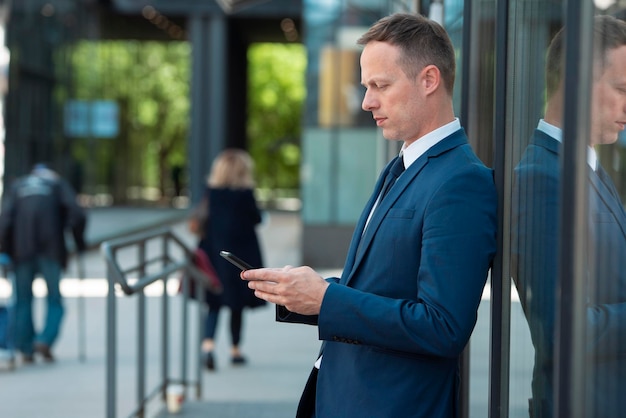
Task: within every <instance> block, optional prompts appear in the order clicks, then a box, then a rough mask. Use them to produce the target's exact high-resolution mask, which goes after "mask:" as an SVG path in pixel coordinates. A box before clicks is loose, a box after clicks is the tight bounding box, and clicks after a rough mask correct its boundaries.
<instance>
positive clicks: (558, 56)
mask: <svg viewBox="0 0 626 418" xmlns="http://www.w3.org/2000/svg"><path fill="white" fill-rule="evenodd" d="M564 44H565V28H561V30H559V32H558V33H557V34H556V35H555V36H554V38H553V39H552V42H550V46H549V47H548V55H547V58H546V88H547V93H548V97H552V95H553V94H554V93H555V92H556V91H557V90H558V88H559V84H561V81H562V80H563V64H564V62H563V61H564V60H563V59H564V49H563V48H564ZM624 45H626V22H624V21H623V20H620V19H617V18H615V17H613V16H609V15H602V16H596V17H594V21H593V62H594V66H595V65H597V66H598V68H599V69H603V68H604V66H605V63H606V54H607V52H608V51H611V50H613V49H616V48H619V47H620V46H624Z"/></svg>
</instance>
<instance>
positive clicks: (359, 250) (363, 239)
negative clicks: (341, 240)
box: [341, 129, 467, 284]
mask: <svg viewBox="0 0 626 418" xmlns="http://www.w3.org/2000/svg"><path fill="white" fill-rule="evenodd" d="M466 143H467V137H466V136H465V131H464V130H463V129H460V130H458V131H456V132H455V133H453V134H452V135H449V136H448V137H446V138H444V139H443V140H441V141H439V142H438V143H437V144H435V145H434V146H433V147H432V148H430V149H429V150H428V151H426V152H425V153H424V154H423V155H422V156H420V157H419V158H418V159H417V160H415V162H413V164H411V165H410V166H409V167H408V168H407V169H406V170H405V171H404V173H402V175H401V176H400V177H399V178H398V180H397V181H396V184H395V185H394V186H393V188H392V189H391V190H390V191H389V193H388V194H387V196H386V197H385V199H384V200H383V201H382V202H380V205H379V206H378V207H377V208H376V210H375V211H374V213H373V214H372V217H371V219H370V221H369V224H368V225H367V228H366V229H365V231H363V228H364V227H365V222H366V221H367V218H368V216H369V213H370V211H371V208H372V206H373V205H374V203H375V202H376V199H377V197H378V194H379V193H380V189H381V187H382V183H383V180H384V178H385V176H386V175H387V172H388V171H389V168H390V164H391V162H390V163H388V164H387V167H385V170H383V173H382V174H381V176H380V178H379V179H378V182H377V183H376V187H375V190H374V193H373V195H372V197H370V200H369V202H368V204H367V206H366V209H365V210H364V211H363V213H362V214H361V219H359V222H358V224H357V227H356V229H355V233H354V235H353V237H352V243H351V245H350V250H349V252H348V258H347V259H346V265H345V268H344V271H343V275H342V280H341V281H342V282H344V283H346V284H347V283H348V282H349V281H350V279H351V278H352V276H353V274H354V272H355V271H356V269H357V267H358V265H359V264H360V263H361V260H362V259H363V256H364V255H365V253H366V252H367V249H368V248H369V246H370V245H371V243H372V240H373V239H374V237H375V236H376V232H377V231H378V228H379V227H380V225H381V223H382V221H383V219H384V218H385V216H387V213H388V212H389V210H390V209H391V208H392V207H393V206H394V204H395V203H396V201H397V200H398V198H399V197H400V196H401V195H402V192H403V191H404V190H405V189H406V188H407V187H409V186H411V185H413V184H414V183H415V184H416V183H417V182H419V181H420V178H419V174H420V173H421V172H422V170H423V169H424V167H426V166H427V164H428V163H429V162H430V160H431V159H433V158H436V157H438V156H439V155H441V154H444V153H446V152H448V151H450V150H451V149H453V148H456V147H458V146H460V145H463V144H466Z"/></svg>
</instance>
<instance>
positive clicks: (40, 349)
mask: <svg viewBox="0 0 626 418" xmlns="http://www.w3.org/2000/svg"><path fill="white" fill-rule="evenodd" d="M35 351H36V352H37V353H39V354H40V355H41V357H43V360H44V361H45V362H47V363H52V362H53V361H54V356H53V355H52V352H51V351H50V346H48V345H47V344H44V343H36V344H35Z"/></svg>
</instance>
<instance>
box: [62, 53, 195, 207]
mask: <svg viewBox="0 0 626 418" xmlns="http://www.w3.org/2000/svg"><path fill="white" fill-rule="evenodd" d="M72 63H73V82H74V92H73V94H72V96H73V98H76V99H80V100H99V99H108V100H114V101H116V102H117V103H118V104H119V105H120V131H119V135H118V137H117V138H115V139H94V138H86V141H84V143H83V146H82V148H83V151H82V154H83V158H84V159H85V161H84V162H85V164H86V165H88V166H91V167H88V168H89V169H90V170H91V174H90V177H91V179H90V180H91V183H92V184H106V185H109V186H112V190H111V192H112V193H113V194H114V195H115V200H116V201H117V202H119V201H124V200H125V199H126V197H127V192H128V190H133V189H137V190H140V189H141V190H143V189H145V188H146V187H153V188H157V189H158V190H159V191H160V193H158V194H160V195H164V194H165V191H166V189H167V188H168V186H169V183H168V180H169V178H170V170H171V168H172V167H173V166H176V165H183V164H184V162H185V159H186V138H187V136H188V134H187V133H188V129H189V68H190V46H189V44H188V43H186V42H167V43H165V42H137V41H130V42H129V41H110V42H88V41H83V42H80V43H78V44H76V45H75V46H74V49H73V53H72ZM89 148H90V149H89ZM78 154H81V152H80V151H79V152H78ZM88 174H89V173H88ZM137 197H139V196H137Z"/></svg>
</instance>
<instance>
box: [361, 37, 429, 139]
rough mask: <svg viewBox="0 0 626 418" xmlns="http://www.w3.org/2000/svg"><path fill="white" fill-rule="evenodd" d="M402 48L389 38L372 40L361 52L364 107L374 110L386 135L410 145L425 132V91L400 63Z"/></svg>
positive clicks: (373, 114)
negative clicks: (378, 40)
mask: <svg viewBox="0 0 626 418" xmlns="http://www.w3.org/2000/svg"><path fill="white" fill-rule="evenodd" d="M400 53H401V52H400V48H399V47H397V46H395V45H391V44H388V43H386V42H377V41H374V42H370V43H368V44H367V45H365V48H364V49H363V52H362V54H361V84H363V86H365V88H366V89H367V91H366V92H365V97H364V98H363V103H362V108H363V110H366V111H368V112H372V116H373V118H374V120H375V121H376V126H378V127H379V128H381V129H382V131H383V137H385V138H386V139H389V140H401V141H405V142H406V143H407V145H408V144H409V143H411V142H413V141H415V140H416V139H418V138H420V137H421V136H423V134H424V133H425V132H424V133H422V131H423V129H424V123H423V121H424V117H425V115H426V112H427V109H425V107H426V106H425V105H424V99H425V96H424V93H423V91H422V88H421V87H420V85H419V83H418V82H417V78H416V79H414V80H412V79H409V78H408V77H407V75H406V74H405V72H404V71H403V70H402V68H401V67H400V65H399V64H398V60H399V57H400Z"/></svg>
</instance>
